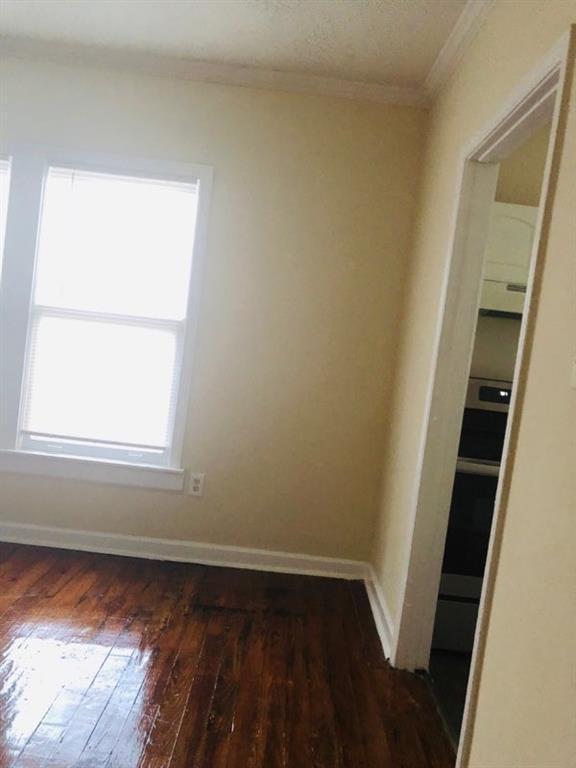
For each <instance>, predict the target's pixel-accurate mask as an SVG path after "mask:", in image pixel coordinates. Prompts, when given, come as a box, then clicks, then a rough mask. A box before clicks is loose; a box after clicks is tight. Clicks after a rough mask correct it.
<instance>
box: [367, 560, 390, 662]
mask: <svg viewBox="0 0 576 768" xmlns="http://www.w3.org/2000/svg"><path fill="white" fill-rule="evenodd" d="M364 583H365V585H366V592H367V593H368V600H369V601H370V607H371V609H372V615H373V616H374V623H375V624H376V629H377V630H378V635H379V636H380V643H381V644H382V650H383V651H384V655H385V656H386V658H387V659H390V657H391V655H392V638H393V637H394V622H393V620H392V614H391V612H390V609H389V607H388V603H387V602H386V597H385V596H384V592H383V590H382V587H381V586H380V583H379V581H378V578H377V576H376V572H375V571H374V568H372V566H371V565H368V576H367V577H366V578H365V579H364Z"/></svg>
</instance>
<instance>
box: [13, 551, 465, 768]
mask: <svg viewBox="0 0 576 768" xmlns="http://www.w3.org/2000/svg"><path fill="white" fill-rule="evenodd" d="M453 763H454V758H453V754H452V751H451V748H450V745H449V743H448V741H447V738H446V736H445V734H444V731H443V729H442V725H441V723H440V721H439V719H438V716H437V714H436V711H435V709H434V707H433V704H432V701H431V698H430V696H429V694H428V690H427V688H426V686H425V684H424V683H423V682H422V681H421V680H420V679H419V678H417V677H415V676H413V675H409V674H407V673H401V672H397V671H394V670H392V669H390V667H389V666H388V665H387V664H386V662H385V660H384V658H383V655H382V652H381V650H380V647H379V644H378V637H377V634H376V630H375V627H374V624H373V621H372V617H371V614H370V610H369V606H368V602H367V598H366V594H365V591H364V587H363V585H362V584H361V583H360V582H346V581H340V580H334V579H320V578H312V577H305V576H286V575H281V574H268V573H256V572H250V571H237V570H231V569H225V568H210V567H205V566H194V565H184V564H176V563H160V562H153V561H148V560H137V559H128V558H120V557H112V556H107V555H93V554H86V553H77V552H66V551H64V550H55V549H42V548H36V547H24V546H18V545H11V544H0V766H2V768H13V767H14V768H40V767H41V768H49V767H50V768H69V767H70V766H75V767H76V768H103V767H104V766H106V768H112V767H114V768H224V767H226V768H372V767H373V768H450V767H451V766H453Z"/></svg>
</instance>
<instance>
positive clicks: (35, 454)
mask: <svg viewBox="0 0 576 768" xmlns="http://www.w3.org/2000/svg"><path fill="white" fill-rule="evenodd" d="M0 155H2V156H3V157H7V158H10V161H11V166H10V194H9V198H8V216H7V221H6V233H5V242H4V258H3V264H2V275H1V280H0V392H1V396H0V471H4V472H24V473H31V474H40V475H48V476H51V477H63V478H66V477H69V478H74V479H80V480H92V481H97V482H104V483H114V484H120V485H130V486H139V487H144V488H161V489H167V490H179V491H181V490H182V489H183V485H184V468H183V467H182V451H183V446H184V437H185V433H186V416H187V410H188V401H189V397H190V389H191V382H192V361H193V358H194V347H195V341H196V331H197V326H198V314H199V305H200V294H201V285H202V276H203V272H204V259H205V251H206V240H207V229H208V212H209V202H210V197H211V191H212V178H213V170H212V168H211V167H209V166H206V165H198V164H190V163H175V162H165V161H156V160H149V159H148V160H147V159H139V158H126V157H113V156H109V155H106V156H104V155H98V154H94V153H90V154H87V153H68V152H61V151H57V150H56V151H55V150H53V149H45V148H39V147H37V146H36V147H30V146H26V145H15V146H14V145H13V146H5V145H3V146H2V147H0ZM51 166H52V167H54V166H55V167H71V168H80V169H82V170H92V171H96V172H99V173H111V174H114V173H118V174H131V175H133V176H143V177H146V178H158V179H161V180H170V181H183V182H195V183H197V184H198V186H199V191H198V208H197V215H196V232H195V239H194V250H193V254H192V270H191V276H190V287H189V293H188V304H187V316H186V322H185V326H186V327H185V329H184V334H183V344H182V346H181V354H182V360H181V366H180V372H181V373H180V383H179V388H178V397H177V403H176V408H175V412H174V426H173V433H172V443H171V450H170V453H169V456H168V461H167V465H166V466H163V465H156V464H154V465H151V464H150V465H149V464H144V463H142V462H139V463H137V462H135V463H128V462H126V461H121V460H118V461H116V460H109V459H102V458H98V457H97V456H95V457H93V458H92V457H86V456H82V457H80V456H74V455H66V454H59V453H45V452H40V451H30V450H25V449H24V447H23V446H20V447H19V445H18V440H19V429H18V419H19V412H20V402H21V393H22V384H23V376H24V370H25V355H26V342H27V339H28V326H29V323H30V322H31V312H30V308H31V296H32V287H33V279H34V268H35V263H36V250H37V239H38V234H39V223H40V212H41V203H42V200H41V195H42V190H43V186H44V179H45V174H46V172H47V169H48V168H49V167H51Z"/></svg>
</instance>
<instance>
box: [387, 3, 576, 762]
mask: <svg viewBox="0 0 576 768" xmlns="http://www.w3.org/2000/svg"><path fill="white" fill-rule="evenodd" d="M528 7H529V12H527V9H528ZM574 21H576V2H574V0H546V1H544V2H542V1H541V0H531V1H530V2H529V3H527V2H506V1H504V0H496V2H495V3H494V4H493V6H492V8H491V11H490V13H489V14H488V17H487V19H486V21H485V23H484V25H483V27H482V29H481V30H480V31H479V32H478V34H477V36H476V38H475V40H474V42H473V43H472V45H471V46H470V48H469V49H468V51H467V52H466V54H465V56H464V57H463V59H462V61H461V62H460V64H459V66H458V68H457V70H456V72H455V73H454V75H453V77H452V78H451V81H450V82H449V83H448V85H447V86H446V87H445V88H444V89H443V91H442V93H441V95H440V97H439V99H438V100H437V102H436V104H435V106H434V109H433V111H432V115H431V126H430V134H429V141H428V145H427V153H426V159H425V175H424V182H423V195H422V205H421V209H420V212H419V217H418V220H417V223H416V233H417V234H416V238H417V240H416V246H415V251H414V256H413V260H412V262H411V266H410V282H409V290H408V292H407V297H406V302H405V314H404V320H403V324H402V329H403V337H402V342H401V352H400V357H399V362H398V366H399V369H398V376H397V380H396V385H395V392H396V398H395V407H394V408H393V414H394V419H393V421H392V423H391V425H390V440H389V443H388V449H387V462H386V465H385V470H384V476H383V490H382V504H381V516H380V525H379V528H378V532H377V535H376V536H375V546H374V550H373V561H374V565H375V568H376V570H377V573H378V575H379V577H380V581H381V586H382V589H383V592H384V595H385V597H386V599H387V601H388V604H389V607H390V611H391V614H392V617H393V618H396V617H397V616H398V612H399V609H400V596H401V594H402V586H403V574H404V573H405V567H406V563H407V560H408V556H409V551H410V543H411V539H410V532H411V521H412V511H413V503H414V493H415V478H416V477H417V471H418V455H419V445H420V441H421V438H422V433H423V427H424V423H425V422H424V417H425V409H426V392H427V389H428V386H429V382H430V377H431V375H432V362H433V360H432V355H433V348H434V345H433V338H434V333H435V328H436V325H437V323H438V318H439V310H440V297H441V285H442V275H443V271H444V265H445V259H446V255H447V245H448V242H449V239H450V228H451V223H452V215H453V210H454V205H455V199H456V195H457V181H458V178H457V177H458V158H459V152H460V149H461V147H463V146H464V145H466V144H467V143H468V142H469V141H470V140H471V138H472V137H473V136H475V135H477V134H478V131H479V130H480V129H481V128H482V126H483V124H484V123H485V122H486V121H487V120H488V119H489V118H491V116H492V115H493V114H495V113H496V112H497V111H498V110H499V108H500V107H501V105H502V104H503V103H504V101H505V99H506V97H507V95H508V94H509V93H510V92H511V91H512V90H513V89H514V88H515V86H517V84H518V83H519V82H520V81H521V80H522V79H523V78H524V77H525V76H526V75H527V73H528V72H529V71H530V70H531V69H532V68H533V67H534V66H535V65H536V64H537V62H538V61H539V59H541V58H542V57H544V56H545V55H546V54H547V52H548V51H549V50H550V48H551V47H552V46H553V45H554V44H555V43H556V42H557V40H558V39H559V37H560V35H562V34H563V33H565V32H566V31H567V29H568V27H569V25H570V24H571V23H572V22H574ZM571 131H572V133H571V144H570V147H569V149H567V153H566V157H567V158H568V152H571V153H572V154H571V155H570V157H569V164H570V169H568V168H567V169H566V171H565V173H564V174H563V176H562V184H563V191H564V196H563V198H562V202H561V203H560V206H559V207H558V210H557V212H556V217H557V220H558V222H557V223H558V225H559V226H561V227H562V234H563V237H560V236H558V237H557V238H555V240H554V242H553V244H551V251H550V254H549V259H548V262H549V264H548V266H547V269H546V274H545V276H544V284H543V290H542V295H541V301H540V309H539V313H538V317H537V322H536V338H535V344H534V354H533V357H532V360H531V364H530V370H529V385H528V391H527V396H526V401H525V403H524V410H523V414H522V424H521V432H520V445H519V451H518V455H517V461H516V466H515V470H514V477H513V486H512V490H511V496H510V499H509V505H508V508H507V510H506V514H507V522H506V527H505V531H504V541H503V548H502V556H501V561H500V563H501V565H500V574H499V578H498V582H497V584H496V593H495V602H494V608H493V615H492V619H491V622H490V627H489V630H488V639H487V656H486V664H485V667H484V670H483V673H482V677H481V687H480V699H479V709H478V714H477V719H476V723H475V728H474V733H473V740H472V757H471V763H470V765H471V766H472V768H519V767H520V766H522V768H527V767H528V766H531V767H533V768H544V767H545V768H569V767H570V766H571V765H573V758H574V754H576V731H575V729H574V720H573V704H574V699H575V689H574V679H575V677H574V647H575V645H576V627H575V626H574V622H575V614H574V610H573V594H574V585H575V584H576V574H575V572H574V568H575V562H576V561H575V559H574V549H575V548H576V529H575V526H574V510H575V509H576V487H575V484H574V483H575V480H574V472H573V467H574V466H576V441H575V440H574V424H575V423H576V407H575V396H574V391H573V390H570V388H569V374H570V365H571V360H572V359H573V357H574V354H575V353H576V350H575V348H574V334H573V329H574V327H576V317H575V316H574V312H575V309H576V301H575V298H574V284H575V282H574V263H573V259H574V247H573V246H572V245H567V244H568V243H572V244H573V242H574V239H573V231H574V228H573V224H574V206H573V205H570V204H569V200H570V198H569V195H570V192H569V190H570V184H572V190H573V179H574V177H575V175H576V169H575V168H574V159H575V158H576V147H575V146H574V135H575V134H576V128H575V127H574V125H572V126H571ZM571 174H572V175H571ZM572 203H573V198H572ZM560 220H561V224H560ZM570 275H572V278H570V277H569V276H570Z"/></svg>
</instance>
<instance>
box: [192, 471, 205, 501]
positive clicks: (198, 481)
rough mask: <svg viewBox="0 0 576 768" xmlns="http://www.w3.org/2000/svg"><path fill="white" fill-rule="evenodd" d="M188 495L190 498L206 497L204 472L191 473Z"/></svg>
mask: <svg viewBox="0 0 576 768" xmlns="http://www.w3.org/2000/svg"><path fill="white" fill-rule="evenodd" d="M188 493H189V495H190V496H204V472H190V477H189V478H188Z"/></svg>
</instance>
